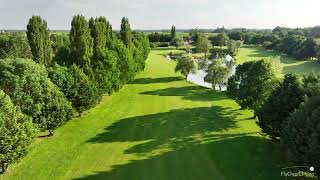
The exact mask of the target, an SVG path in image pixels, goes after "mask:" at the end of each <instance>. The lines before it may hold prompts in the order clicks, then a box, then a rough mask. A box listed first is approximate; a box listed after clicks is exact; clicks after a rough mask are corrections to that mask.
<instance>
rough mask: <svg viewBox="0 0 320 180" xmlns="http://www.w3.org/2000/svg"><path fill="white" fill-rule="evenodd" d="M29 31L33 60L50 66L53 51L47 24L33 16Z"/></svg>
mask: <svg viewBox="0 0 320 180" xmlns="http://www.w3.org/2000/svg"><path fill="white" fill-rule="evenodd" d="M27 29H28V31H27V37H28V40H29V45H30V48H31V52H32V55H33V60H34V61H36V62H37V63H40V64H44V65H45V66H49V65H50V64H51V59H52V49H51V41H50V35H49V29H48V26H47V22H46V21H45V20H42V19H41V17H40V16H32V18H30V20H29V23H28V25H27Z"/></svg>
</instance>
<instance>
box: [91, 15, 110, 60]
mask: <svg viewBox="0 0 320 180" xmlns="http://www.w3.org/2000/svg"><path fill="white" fill-rule="evenodd" d="M89 27H90V29H91V36H92V38H93V57H94V59H95V58H96V56H97V52H99V51H102V50H103V49H105V48H106V46H107V39H108V38H110V37H109V36H110V34H109V32H108V28H109V22H107V20H106V18H104V17H99V18H90V20H89Z"/></svg>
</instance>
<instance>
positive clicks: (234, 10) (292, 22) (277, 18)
mask: <svg viewBox="0 0 320 180" xmlns="http://www.w3.org/2000/svg"><path fill="white" fill-rule="evenodd" d="M75 14H82V15H84V16H86V17H87V18H90V17H92V16H105V17H106V18H107V19H108V20H109V21H110V23H111V24H112V25H113V29H119V28H120V22H121V18H122V17H123V16H126V17H128V18H129V21H130V24H131V27H132V28H133V29H169V28H170V27H171V26H172V25H175V26H176V28H177V29H190V28H195V27H198V28H203V29H213V28H216V27H218V26H219V27H221V26H225V27H226V28H239V27H241V28H257V29H265V28H274V27H276V26H284V27H292V28H293V27H310V26H316V25H320V0H0V29H26V25H27V22H28V19H29V18H30V17H31V16H32V15H40V16H41V17H42V18H44V19H45V20H46V21H47V22H48V25H49V28H50V29H51V30H68V29H70V24H71V20H72V16H73V15H75Z"/></svg>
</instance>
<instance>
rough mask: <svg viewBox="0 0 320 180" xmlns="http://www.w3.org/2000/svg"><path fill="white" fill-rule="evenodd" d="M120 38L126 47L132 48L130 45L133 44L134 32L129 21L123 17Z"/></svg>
mask: <svg viewBox="0 0 320 180" xmlns="http://www.w3.org/2000/svg"><path fill="white" fill-rule="evenodd" d="M120 36H121V39H122V41H123V43H124V44H125V45H126V46H130V44H131V42H132V31H131V28H130V24H129V19H128V18H126V17H123V18H122V21H121V30H120Z"/></svg>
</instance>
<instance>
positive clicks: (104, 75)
mask: <svg viewBox="0 0 320 180" xmlns="http://www.w3.org/2000/svg"><path fill="white" fill-rule="evenodd" d="M94 72H95V80H96V82H97V85H98V89H99V90H100V91H101V94H102V93H109V94H110V93H112V92H113V91H114V90H118V89H119V88H120V85H121V83H120V80H119V77H120V70H119V69H118V60H117V54H116V53H115V52H114V51H110V50H108V49H103V50H100V51H99V52H98V54H97V57H96V63H95V66H94Z"/></svg>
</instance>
